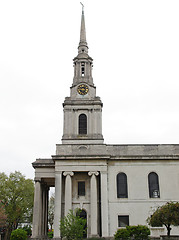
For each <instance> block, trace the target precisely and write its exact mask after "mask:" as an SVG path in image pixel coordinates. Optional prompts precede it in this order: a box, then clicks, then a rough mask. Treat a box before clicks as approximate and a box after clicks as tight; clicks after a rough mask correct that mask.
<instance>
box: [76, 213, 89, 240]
mask: <svg viewBox="0 0 179 240" xmlns="http://www.w3.org/2000/svg"><path fill="white" fill-rule="evenodd" d="M77 215H78V216H79V217H81V218H84V219H86V225H85V227H84V229H86V228H87V214H86V211H85V210H84V209H82V210H79V211H78V212H77ZM83 238H87V231H85V232H84V234H83Z"/></svg>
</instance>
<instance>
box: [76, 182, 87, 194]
mask: <svg viewBox="0 0 179 240" xmlns="http://www.w3.org/2000/svg"><path fill="white" fill-rule="evenodd" d="M78 196H85V182H78Z"/></svg>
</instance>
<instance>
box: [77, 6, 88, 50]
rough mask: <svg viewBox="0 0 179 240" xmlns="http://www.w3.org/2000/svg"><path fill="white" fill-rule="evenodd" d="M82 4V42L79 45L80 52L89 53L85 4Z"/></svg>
mask: <svg viewBox="0 0 179 240" xmlns="http://www.w3.org/2000/svg"><path fill="white" fill-rule="evenodd" d="M81 5H82V15H81V30H80V43H79V46H78V53H82V52H86V53H88V44H87V42H86V29H85V15H84V5H83V4H82V3H81Z"/></svg>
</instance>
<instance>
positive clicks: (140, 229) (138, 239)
mask: <svg viewBox="0 0 179 240" xmlns="http://www.w3.org/2000/svg"><path fill="white" fill-rule="evenodd" d="M126 229H127V231H128V232H129V235H130V237H132V238H133V239H135V240H143V239H148V236H149V235H150V230H149V228H148V227H147V226H142V225H138V226H126Z"/></svg>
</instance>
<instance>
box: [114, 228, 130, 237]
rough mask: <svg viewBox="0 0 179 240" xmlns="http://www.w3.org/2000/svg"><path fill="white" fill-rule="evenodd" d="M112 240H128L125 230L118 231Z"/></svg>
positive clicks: (127, 233)
mask: <svg viewBox="0 0 179 240" xmlns="http://www.w3.org/2000/svg"><path fill="white" fill-rule="evenodd" d="M114 239H115V240H120V239H122V240H123V239H125V240H128V239H129V232H128V231H127V229H126V228H121V229H118V230H117V232H116V233H115V234H114Z"/></svg>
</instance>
